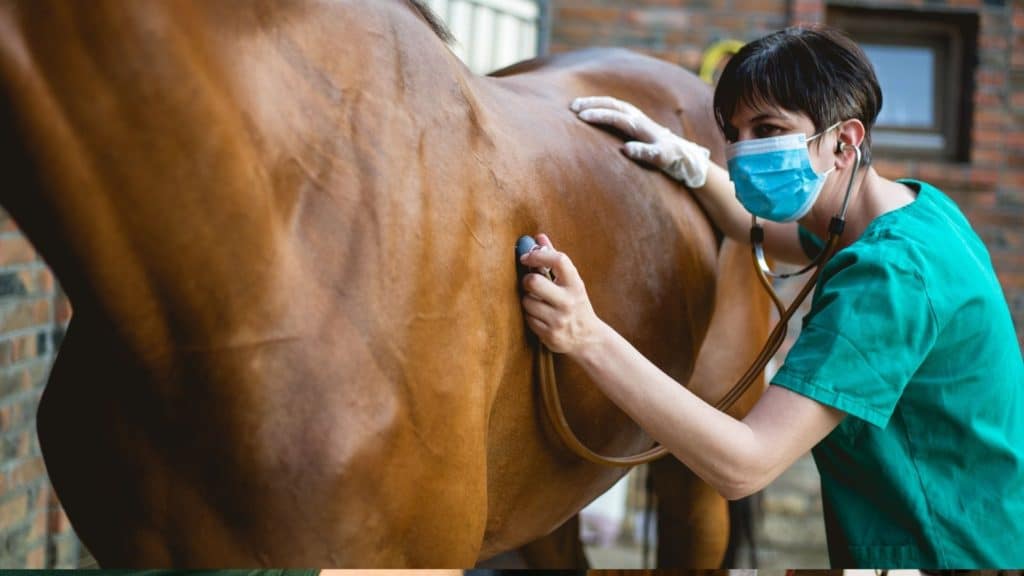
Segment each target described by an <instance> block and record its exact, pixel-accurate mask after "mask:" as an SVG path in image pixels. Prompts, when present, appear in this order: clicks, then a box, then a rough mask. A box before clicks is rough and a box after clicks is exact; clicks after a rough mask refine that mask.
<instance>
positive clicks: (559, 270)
mask: <svg viewBox="0 0 1024 576" xmlns="http://www.w3.org/2000/svg"><path fill="white" fill-rule="evenodd" d="M519 261H520V262H522V263H523V264H525V265H527V266H529V267H531V268H550V269H551V270H552V271H553V272H554V273H555V283H556V284H557V285H559V286H563V287H575V286H577V285H579V284H582V283H583V281H582V280H581V279H580V275H579V272H578V271H577V270H576V266H575V265H574V264H573V263H572V260H570V259H569V257H568V256H566V255H565V253H563V252H559V251H557V250H553V249H550V248H547V249H543V250H533V251H531V252H527V253H526V254H524V255H523V257H522V258H521V259H520V260H519Z"/></svg>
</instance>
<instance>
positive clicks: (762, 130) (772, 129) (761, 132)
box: [754, 124, 782, 138]
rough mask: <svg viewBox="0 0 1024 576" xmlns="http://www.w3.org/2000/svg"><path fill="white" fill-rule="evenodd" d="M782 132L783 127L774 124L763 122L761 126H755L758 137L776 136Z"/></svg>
mask: <svg viewBox="0 0 1024 576" xmlns="http://www.w3.org/2000/svg"><path fill="white" fill-rule="evenodd" d="M781 132H782V129H781V128H779V127H778V126H774V125H772V124H761V125H760V126H757V127H756V128H754V134H755V135H756V136H757V137H758V138H767V137H769V136H775V135H777V134H780V133H781Z"/></svg>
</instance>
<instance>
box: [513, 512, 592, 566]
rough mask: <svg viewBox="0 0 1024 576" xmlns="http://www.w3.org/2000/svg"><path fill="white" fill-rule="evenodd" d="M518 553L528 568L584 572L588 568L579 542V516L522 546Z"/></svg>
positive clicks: (581, 543) (581, 544)
mask: <svg viewBox="0 0 1024 576" xmlns="http://www.w3.org/2000/svg"><path fill="white" fill-rule="evenodd" d="M519 553H520V554H521V555H522V557H523V560H525V562H526V565H527V566H528V567H530V568H543V569H551V570H573V569H575V570H585V569H587V568H589V567H590V566H589V564H588V562H587V556H586V554H585V553H584V551H583V542H581V541H580V516H579V514H576V515H575V516H573V517H572V518H570V519H569V520H567V521H566V522H565V524H562V525H561V526H559V527H558V528H556V529H555V531H554V532H552V533H550V534H548V535H547V536H544V537H542V538H538V539H536V540H534V541H533V542H530V543H529V544H527V545H525V546H523V547H522V548H520V549H519Z"/></svg>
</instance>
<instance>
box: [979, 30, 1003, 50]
mask: <svg viewBox="0 0 1024 576" xmlns="http://www.w3.org/2000/svg"><path fill="white" fill-rule="evenodd" d="M1009 46H1010V43H1009V41H1007V39H1006V37H1005V36H995V35H992V34H982V35H981V36H980V37H979V38H978V48H980V49H982V50H1006V49H1007V48H1008V47H1009Z"/></svg>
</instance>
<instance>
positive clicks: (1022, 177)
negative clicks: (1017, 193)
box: [999, 171, 1024, 190]
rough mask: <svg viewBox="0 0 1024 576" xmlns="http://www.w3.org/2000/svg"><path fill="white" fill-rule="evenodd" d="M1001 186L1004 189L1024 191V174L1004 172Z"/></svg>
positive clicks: (1000, 182)
mask: <svg viewBox="0 0 1024 576" xmlns="http://www.w3.org/2000/svg"><path fill="white" fill-rule="evenodd" d="M999 184H1000V186H1002V187H1004V188H1013V189H1016V190H1024V172H1010V171H1004V172H1003V174H1002V175H1001V178H1000V181H999Z"/></svg>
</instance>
